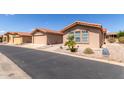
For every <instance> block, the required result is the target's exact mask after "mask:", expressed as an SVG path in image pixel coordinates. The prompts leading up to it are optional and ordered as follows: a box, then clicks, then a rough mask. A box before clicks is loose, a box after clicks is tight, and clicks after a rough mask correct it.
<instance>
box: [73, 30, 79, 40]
mask: <svg viewBox="0 0 124 93" xmlns="http://www.w3.org/2000/svg"><path fill="white" fill-rule="evenodd" d="M74 37H75V41H76V42H80V32H79V31H78V32H75V34H74Z"/></svg>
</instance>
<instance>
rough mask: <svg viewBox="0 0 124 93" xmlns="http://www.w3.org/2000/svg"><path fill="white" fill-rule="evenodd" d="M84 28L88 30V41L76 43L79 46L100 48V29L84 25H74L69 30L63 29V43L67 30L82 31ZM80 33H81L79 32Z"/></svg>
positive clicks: (101, 38) (65, 39)
mask: <svg viewBox="0 0 124 93" xmlns="http://www.w3.org/2000/svg"><path fill="white" fill-rule="evenodd" d="M83 30H86V31H88V34H89V38H88V39H89V42H88V43H81V42H80V43H77V45H78V46H79V47H82V48H86V47H90V48H100V47H101V44H102V40H103V37H102V33H101V31H100V29H97V28H93V27H86V26H75V27H73V28H70V29H69V30H67V31H65V33H64V35H63V43H65V42H66V41H67V37H68V34H69V32H71V31H74V32H75V31H81V32H82V31H83ZM81 34H82V33H81Z"/></svg>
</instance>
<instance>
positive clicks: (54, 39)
mask: <svg viewBox="0 0 124 93" xmlns="http://www.w3.org/2000/svg"><path fill="white" fill-rule="evenodd" d="M62 41H63V36H62V35H54V34H47V44H48V45H50V44H61V43H62Z"/></svg>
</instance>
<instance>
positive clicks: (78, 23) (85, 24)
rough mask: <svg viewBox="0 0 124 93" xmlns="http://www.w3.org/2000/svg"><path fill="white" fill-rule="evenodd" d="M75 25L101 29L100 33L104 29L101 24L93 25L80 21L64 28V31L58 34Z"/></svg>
mask: <svg viewBox="0 0 124 93" xmlns="http://www.w3.org/2000/svg"><path fill="white" fill-rule="evenodd" d="M76 25H83V26H89V27H95V28H99V29H101V31H104V30H105V29H103V28H102V25H101V24H95V23H88V22H81V21H76V22H74V23H72V24H70V25H68V26H66V27H65V28H64V29H62V30H61V31H60V32H65V31H66V30H68V29H70V28H72V27H74V26H76Z"/></svg>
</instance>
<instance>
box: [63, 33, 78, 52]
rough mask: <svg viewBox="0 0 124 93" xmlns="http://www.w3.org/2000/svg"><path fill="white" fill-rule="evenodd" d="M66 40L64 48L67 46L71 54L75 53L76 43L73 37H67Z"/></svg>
mask: <svg viewBox="0 0 124 93" xmlns="http://www.w3.org/2000/svg"><path fill="white" fill-rule="evenodd" d="M67 39H68V41H67V42H65V46H68V48H69V50H70V51H71V52H76V49H75V45H76V42H75V41H74V35H69V36H68V38H67Z"/></svg>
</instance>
